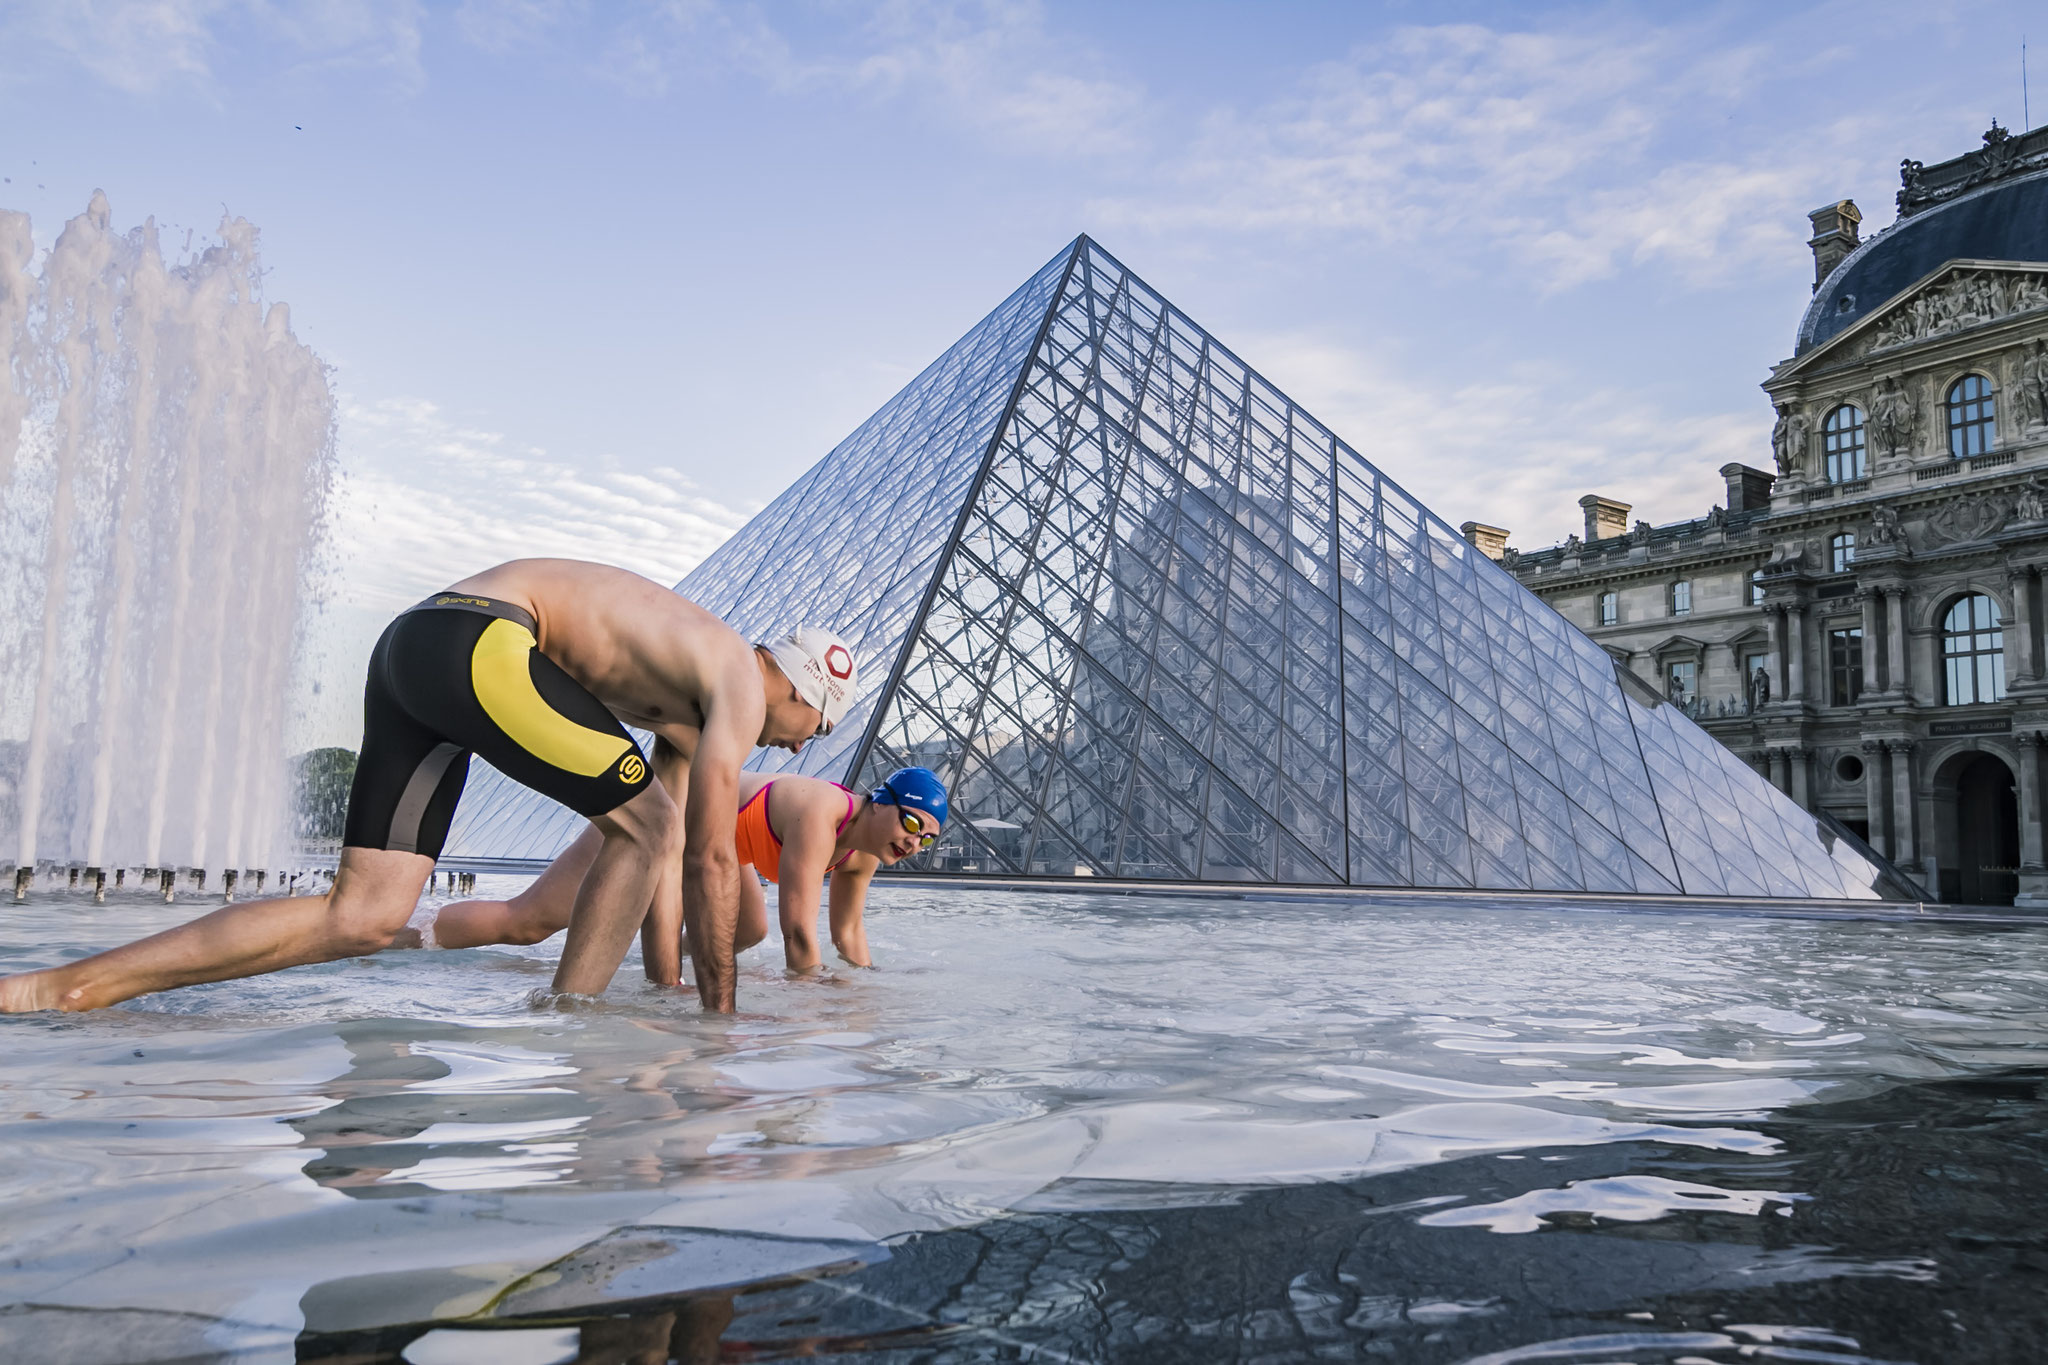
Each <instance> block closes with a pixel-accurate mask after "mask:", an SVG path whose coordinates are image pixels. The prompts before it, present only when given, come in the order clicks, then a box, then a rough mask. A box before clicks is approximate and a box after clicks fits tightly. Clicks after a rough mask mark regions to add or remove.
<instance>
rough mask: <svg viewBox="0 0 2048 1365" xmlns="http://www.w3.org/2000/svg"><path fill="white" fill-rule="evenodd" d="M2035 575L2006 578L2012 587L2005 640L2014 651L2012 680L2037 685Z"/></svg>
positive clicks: (2015, 574) (2027, 571)
mask: <svg viewBox="0 0 2048 1365" xmlns="http://www.w3.org/2000/svg"><path fill="white" fill-rule="evenodd" d="M2033 577H2034V575H2033V571H2032V570H2030V569H2014V570H2013V571H2012V572H2011V574H2010V576H2009V577H2008V578H2007V580H2006V581H2007V583H2008V584H2010V586H2011V587H2012V620H2011V621H2010V622H2009V623H2007V624H2006V627H2005V638H2006V640H2007V641H2009V642H2010V648H2011V651H2012V677H2013V681H2014V682H2019V683H2028V682H2034V681H2036V680H2037V679H2039V678H2040V676H2041V671H2040V665H2039V662H2038V661H2037V660H2036V659H2035V658H2034V590H2033V589H2034V584H2033Z"/></svg>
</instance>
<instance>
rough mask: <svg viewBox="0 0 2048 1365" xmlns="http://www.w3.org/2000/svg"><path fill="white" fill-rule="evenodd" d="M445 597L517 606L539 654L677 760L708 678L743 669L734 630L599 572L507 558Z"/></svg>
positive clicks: (670, 596)
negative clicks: (671, 748)
mask: <svg viewBox="0 0 2048 1365" xmlns="http://www.w3.org/2000/svg"><path fill="white" fill-rule="evenodd" d="M448 592H449V593H466V594H474V595H476V596H479V597H486V598H494V599H496V600H498V601H501V602H513V603H516V604H518V605H519V606H522V607H524V608H525V609H526V610H527V611H529V612H531V613H532V614H533V619H534V622H535V629H534V635H535V637H536V638H537V639H538V640H539V642H540V652H541V653H543V654H545V655H547V656H548V657H549V658H551V659H553V660H554V661H555V662H556V663H558V664H560V665H561V666H562V669H563V671H565V672H566V673H568V674H569V676H570V677H572V678H574V679H576V681H577V682H579V683H582V684H583V686H585V687H587V688H589V689H590V691H591V693H592V694H593V695H595V696H596V697H597V699H598V700H599V701H602V702H603V703H604V704H605V706H606V707H607V708H608V709H610V711H611V712H612V714H614V715H616V716H617V717H618V718H619V719H620V720H622V721H625V722H626V723H627V724H629V725H637V726H639V727H641V728H642V729H646V730H652V731H654V732H655V733H656V734H660V735H663V736H664V737H665V738H668V739H670V741H671V742H672V743H676V744H677V746H678V747H679V748H681V749H682V750H683V751H684V752H689V751H690V750H691V749H693V748H694V747H695V739H696V734H697V731H699V730H700V729H701V728H702V726H703V723H704V714H703V704H702V701H703V698H704V697H705V696H706V695H707V682H708V680H710V679H713V678H715V677H716V676H717V675H718V673H719V671H720V670H721V669H738V670H741V671H744V670H745V669H746V668H747V667H749V666H750V665H751V661H752V657H753V650H752V648H751V646H749V645H748V643H747V642H746V641H745V640H744V639H742V638H741V637H740V635H739V633H738V632H737V631H735V630H734V629H733V628H732V627H731V626H728V625H727V624H726V623H725V622H723V621H721V620H719V619H718V618H717V617H716V616H713V615H712V614H711V613H710V612H708V611H706V610H704V609H703V608H702V607H700V606H698V605H697V604H696V603H695V602H692V601H690V600H688V599H687V598H684V597H679V596H677V595H676V594H675V593H674V592H673V591H671V590H670V589H668V588H664V587H662V586H661V585H660V584H659V583H656V582H654V581H652V580H651V579H646V578H642V577H641V576H640V575H639V574H636V573H630V572H628V571H627V570H625V569H616V568H613V567H612V566H610V565H609V564H591V563H587V562H585V561H583V560H579V559H515V560H512V561H510V562H508V563H505V564H500V565H498V566H497V567H496V568H493V569H486V570H484V571H483V572H482V573H480V574H472V575H471V576H470V577H468V578H465V579H463V580H462V581H461V582H460V583H457V584H455V585H454V586H453V587H451V588H450V589H448ZM672 731H673V732H676V733H671V732H672ZM683 732H687V736H686V735H685V733H683ZM784 747H788V746H787V745H786V744H785V745H784Z"/></svg>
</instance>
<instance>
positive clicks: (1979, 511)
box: [1920, 493, 2013, 550]
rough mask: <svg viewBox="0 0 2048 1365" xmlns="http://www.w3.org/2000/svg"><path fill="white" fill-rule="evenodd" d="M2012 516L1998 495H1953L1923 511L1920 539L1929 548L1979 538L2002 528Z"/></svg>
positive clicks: (2010, 505)
mask: <svg viewBox="0 0 2048 1365" xmlns="http://www.w3.org/2000/svg"><path fill="white" fill-rule="evenodd" d="M2012 515H2013V504H2012V502H2011V501H2010V500H2008V499H2007V498H2005V497H2004V496H2003V495H2001V494H1997V493H1984V494H1980V495H1978V496H1976V497H1972V498H1957V499H1955V500H1954V501H1952V502H1945V503H1942V504H1941V505H1940V506H1939V507H1936V508H1934V509H1933V510H1932V511H1930V512H1928V513H1927V516H1926V518H1925V520H1923V521H1922V523H1921V531H1920V535H1921V540H1922V542H1923V543H1924V544H1925V545H1926V547H1927V548H1928V549H1930V550H1931V549H1935V548H1937V547H1939V546H1943V545H1961V544H1964V543H1966V542H1968V541H1973V540H1983V539H1985V538H1986V537H1987V536H1992V535H1996V534H1997V533H1998V532H1999V531H2001V530H2003V529H2004V528H2005V524H2006V522H2008V521H2010V520H2012Z"/></svg>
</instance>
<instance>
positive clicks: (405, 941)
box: [385, 924, 422, 950]
mask: <svg viewBox="0 0 2048 1365" xmlns="http://www.w3.org/2000/svg"><path fill="white" fill-rule="evenodd" d="M421 946H422V945H421V943H420V931H419V930H417V929H415V928H413V927H412V926H411V925H409V924H408V925H407V926H405V928H403V929H400V930H399V931H398V932H397V933H395V934H393V935H392V936H391V942H390V943H388V944H386V945H385V947H386V949H387V950H388V949H391V948H418V947H421Z"/></svg>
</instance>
